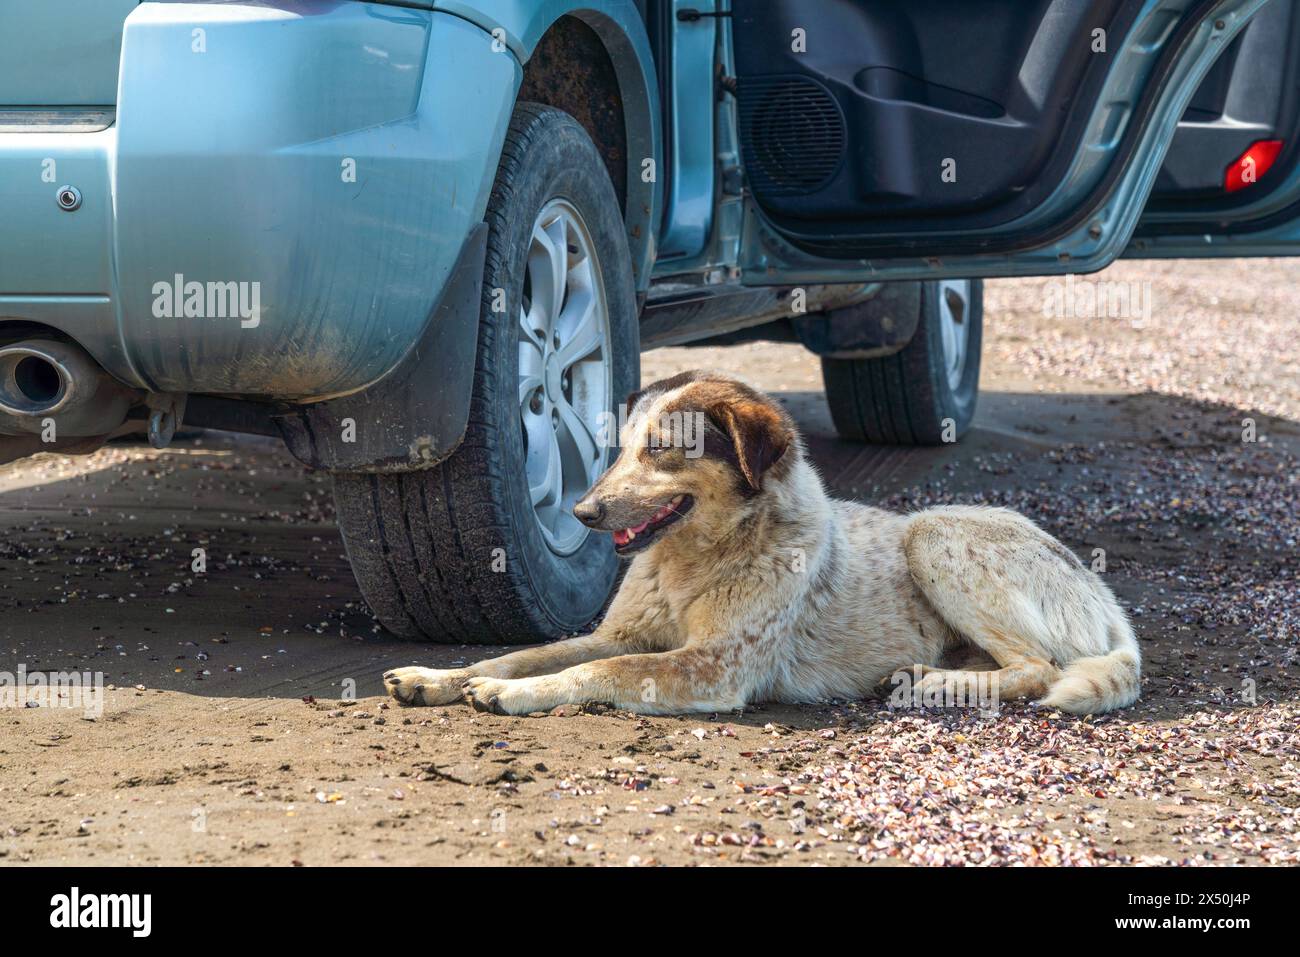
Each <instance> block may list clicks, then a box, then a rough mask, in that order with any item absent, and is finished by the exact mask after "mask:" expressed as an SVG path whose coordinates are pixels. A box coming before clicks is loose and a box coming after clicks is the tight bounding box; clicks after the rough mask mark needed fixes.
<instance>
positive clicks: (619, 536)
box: [614, 521, 650, 545]
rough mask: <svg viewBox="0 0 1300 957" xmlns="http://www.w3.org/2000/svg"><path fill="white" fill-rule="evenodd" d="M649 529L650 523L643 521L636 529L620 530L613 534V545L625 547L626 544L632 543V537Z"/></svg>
mask: <svg viewBox="0 0 1300 957" xmlns="http://www.w3.org/2000/svg"><path fill="white" fill-rule="evenodd" d="M649 527H650V522H649V521H644V522H642V523H641V524H640V525H638V526H637V527H636V528H620V529H619V530H618V531H617V532H615V533H614V544H615V545H626V544H627V543H628V542H630V541H632V536H633V535H640V534H641V533H642V532H644V531H645V530H646V529H647V528H649Z"/></svg>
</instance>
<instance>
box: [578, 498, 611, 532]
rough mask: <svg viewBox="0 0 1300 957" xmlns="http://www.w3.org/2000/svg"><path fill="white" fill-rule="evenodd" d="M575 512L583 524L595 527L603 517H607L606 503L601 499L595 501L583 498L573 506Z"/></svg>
mask: <svg viewBox="0 0 1300 957" xmlns="http://www.w3.org/2000/svg"><path fill="white" fill-rule="evenodd" d="M573 514H574V517H576V518H577V519H578V521H580V522H582V524H583V525H586V526H588V527H589V528H595V527H596V526H597V525H599V524H600V521H601V519H603V518H604V517H605V505H604V503H602V502H600V501H594V502H593V501H590V500H588V499H583V500H582V501H581V502H579V503H578V504H577V505H575V506H573Z"/></svg>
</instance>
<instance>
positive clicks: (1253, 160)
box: [1223, 140, 1282, 193]
mask: <svg viewBox="0 0 1300 957" xmlns="http://www.w3.org/2000/svg"><path fill="white" fill-rule="evenodd" d="M1280 152H1282V141H1281V140H1256V141H1255V142H1253V143H1251V144H1250V146H1248V147H1247V148H1246V152H1244V153H1242V154H1241V156H1240V157H1238V158H1237V159H1236V160H1234V161H1233V162H1232V163H1231V164H1230V165H1229V166H1228V169H1227V172H1225V173H1224V174H1223V188H1224V189H1226V190H1227V191H1228V192H1229V193H1235V192H1236V191H1237V190H1239V189H1245V188H1246V187H1247V186H1250V185H1251V184H1253V183H1255V182H1257V181H1258V180H1259V178H1260V177H1261V176H1263V175H1264V174H1265V173H1267V172H1268V170H1269V167H1270V166H1272V165H1273V161H1274V160H1276V159H1277V154H1278V153H1280Z"/></svg>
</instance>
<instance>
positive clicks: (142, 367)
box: [0, 0, 520, 399]
mask: <svg viewBox="0 0 1300 957" xmlns="http://www.w3.org/2000/svg"><path fill="white" fill-rule="evenodd" d="M196 31H203V34H202V35H203V37H204V42H203V46H204V49H203V50H202V51H198V50H195V49H192V47H193V45H194V44H195V43H197V42H198V41H197V37H198V36H199V35H200V34H198V33H196ZM485 39H486V38H485V36H484V34H483V33H482V32H481V31H480V30H479V29H478V28H477V27H475V26H473V25H471V24H469V23H467V22H466V21H465V20H463V19H461V18H457V17H451V16H447V15H445V14H439V13H431V12H427V11H419V10H413V9H404V8H398V7H391V6H383V5H378V4H366V3H341V4H340V3H337V2H324V0H274V2H260V3H230V4H206V3H144V4H141V5H140V6H139V7H137V8H136V9H135V10H134V11H133V12H132V13H131V15H130V16H129V17H128V18H127V20H126V24H125V30H124V40H123V66H122V71H121V92H120V96H119V99H118V104H117V110H118V114H117V123H116V125H115V126H114V127H112V128H110V129H108V130H104V131H102V132H100V133H90V134H58V135H56V134H48V135H44V134H10V135H0V164H2V165H0V169H2V170H3V172H4V175H3V176H2V177H0V191H2V192H3V194H4V195H3V197H2V199H3V201H4V204H5V206H6V208H7V209H9V210H10V211H11V217H10V221H9V223H8V224H7V226H8V227H9V228H10V229H11V230H13V231H14V232H13V233H11V235H13V234H14V233H17V234H21V235H24V236H27V237H32V236H35V237H40V239H41V240H42V242H41V243H40V244H37V243H35V242H30V241H28V242H25V243H23V244H16V243H13V242H12V240H8V241H7V246H9V247H10V248H7V250H6V255H4V256H3V257H2V258H0V317H3V318H4V319H7V320H29V321H34V322H46V323H48V324H50V325H52V326H54V327H55V328H58V329H61V330H62V331H64V332H66V333H67V334H68V335H70V336H72V337H73V338H74V339H75V340H76V341H78V342H79V343H81V345H82V346H83V347H84V348H86V349H87V350H88V351H89V352H90V353H91V354H92V355H93V356H94V357H95V358H96V359H98V360H99V361H100V362H101V363H102V364H103V365H104V366H105V367H106V368H107V369H108V370H109V371H110V372H112V373H113V374H114V375H115V376H117V377H118V378H120V379H122V380H123V381H125V382H127V383H129V384H132V385H138V386H142V387H144V388H147V389H150V390H153V391H160V392H205V393H214V394H226V395H243V396H275V397H277V398H284V399H298V398H307V399H319V398H325V397H328V396H332V395H339V394H344V393H348V392H352V391H356V390H358V389H361V388H364V387H365V386H367V385H369V384H371V383H373V382H375V381H377V380H378V379H380V378H381V377H382V376H384V375H385V374H386V373H387V372H388V371H390V370H391V369H392V368H394V367H395V366H396V365H397V364H398V362H399V361H400V360H401V358H402V357H403V356H404V355H405V354H406V352H407V351H408V350H409V349H410V348H411V347H412V345H413V343H414V342H415V341H417V339H418V338H419V337H420V333H421V331H422V330H423V328H424V326H425V324H426V323H427V322H428V321H429V317H430V314H431V311H432V309H433V306H434V303H435V302H436V300H437V297H438V294H439V291H440V290H441V288H442V286H443V284H444V282H445V280H446V279H447V276H448V275H449V274H450V271H451V269H452V267H453V265H454V263H455V260H456V257H457V256H458V254H459V253H460V250H461V247H462V245H463V243H464V240H465V238H466V236H467V235H468V234H469V232H470V230H471V229H472V228H473V226H474V225H475V224H476V223H478V222H480V221H481V220H482V218H483V216H484V212H485V209H486V205H487V197H488V192H489V190H490V188H491V183H492V177H491V176H485V175H484V170H485V169H495V167H496V164H497V161H498V157H499V155H500V149H501V143H502V141H503V139H504V133H505V126H506V123H507V122H508V119H509V115H510V111H511V104H512V102H513V97H514V93H515V90H516V88H517V86H518V83H519V76H520V70H519V65H518V63H517V62H516V61H515V60H514V58H513V57H511V56H508V55H506V56H503V55H499V54H496V53H494V52H493V51H492V50H491V46H490V44H489V43H487V42H484V41H485ZM304 75H311V76H313V77H317V78H319V81H320V82H319V83H315V84H304V83H303V82H302V77H303V76H304ZM449 89H455V91H456V97H455V99H454V101H449V99H448V97H447V96H446V91H447V90H449ZM45 157H54V158H57V161H58V174H59V181H60V182H61V183H62V182H68V183H72V184H74V185H77V186H78V188H79V189H81V191H82V194H83V196H84V201H83V204H82V207H81V209H79V210H77V211H76V212H73V213H67V212H64V211H62V210H60V209H59V208H58V207H57V205H56V204H55V202H54V190H55V185H50V184H46V183H42V182H41V180H40V178H39V174H40V171H41V168H42V167H41V162H42V159H43V158H45ZM352 174H354V175H352ZM52 249H57V250H59V251H60V254H59V255H57V256H54V255H51V250H52ZM177 277H183V278H182V280H181V282H180V283H179V285H180V287H182V293H183V294H185V298H188V295H187V294H188V292H189V291H190V290H189V288H188V284H190V283H192V282H196V283H200V284H203V290H204V291H210V289H211V287H210V286H208V284H209V283H218V282H219V283H223V284H224V283H231V282H233V283H244V284H247V286H246V287H243V288H244V289H247V290H248V292H249V296H248V298H249V301H250V304H251V300H252V291H253V290H254V289H255V288H256V289H257V291H258V292H257V298H258V301H259V302H260V306H261V311H260V315H259V317H258V320H257V322H256V323H253V322H252V321H251V320H250V321H245V320H243V319H242V318H238V317H236V318H231V317H226V318H217V317H211V318H203V317H199V316H185V315H181V316H173V317H171V318H160V317H158V316H157V315H155V310H156V309H157V308H158V306H159V300H160V288H161V287H159V285H158V284H159V283H162V284H171V285H172V286H173V287H175V286H177V285H178V283H177ZM254 283H256V284H258V285H257V286H256V287H254V286H253V284H254ZM241 291H243V289H241ZM172 292H173V293H174V290H172ZM171 301H172V302H173V303H174V302H175V298H174V296H173V297H172V300H171ZM106 304H107V306H108V308H106ZM165 306H166V302H164V303H163V309H162V310H161V311H164V312H165V311H166V309H165Z"/></svg>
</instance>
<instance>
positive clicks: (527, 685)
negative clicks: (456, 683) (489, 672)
mask: <svg viewBox="0 0 1300 957" xmlns="http://www.w3.org/2000/svg"><path fill="white" fill-rule="evenodd" d="M535 684H536V682H534V681H533V680H531V679H529V678H470V679H469V680H468V681H465V682H463V683H462V685H461V694H462V695H463V696H464V698H465V700H466V701H468V702H469V703H470V704H471V705H473V707H474V710H475V711H487V712H489V713H491V714H531V713H532V712H534V711H539V710H543V711H544V710H547V706H546V705H545V703H544V702H542V701H540V699H539V698H538V696H537V695H536V694H535V693H534V687H533V686H534V685H535Z"/></svg>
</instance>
